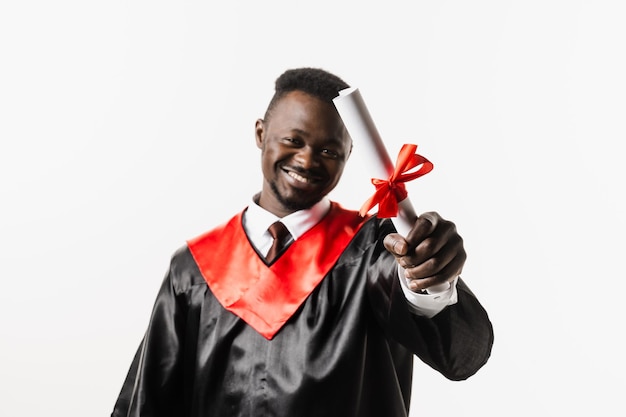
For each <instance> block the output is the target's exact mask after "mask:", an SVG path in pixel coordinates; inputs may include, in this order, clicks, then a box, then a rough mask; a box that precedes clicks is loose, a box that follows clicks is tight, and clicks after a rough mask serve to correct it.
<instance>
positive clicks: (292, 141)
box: [283, 137, 300, 145]
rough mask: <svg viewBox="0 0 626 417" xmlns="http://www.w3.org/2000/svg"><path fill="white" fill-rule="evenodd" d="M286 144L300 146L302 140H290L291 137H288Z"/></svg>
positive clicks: (285, 139)
mask: <svg viewBox="0 0 626 417" xmlns="http://www.w3.org/2000/svg"><path fill="white" fill-rule="evenodd" d="M283 140H284V141H285V142H288V143H290V144H291V145H299V144H300V140H299V139H296V138H290V137H286V138H284V139H283Z"/></svg>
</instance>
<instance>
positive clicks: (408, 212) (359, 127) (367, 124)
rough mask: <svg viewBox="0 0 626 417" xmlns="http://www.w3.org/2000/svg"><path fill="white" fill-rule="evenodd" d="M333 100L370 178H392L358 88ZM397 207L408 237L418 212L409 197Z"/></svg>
mask: <svg viewBox="0 0 626 417" xmlns="http://www.w3.org/2000/svg"><path fill="white" fill-rule="evenodd" d="M333 102H334V103H335V107H336V108H337V111H338V112H339V116H340V117H341V119H342V120H343V124H344V125H345V126H346V129H347V130H348V133H349V134H350V136H351V137H352V140H354V141H355V142H357V143H358V146H359V149H360V150H361V151H362V153H363V155H364V156H363V157H364V158H365V162H366V163H367V166H368V170H370V171H369V172H370V174H371V177H373V178H380V179H387V178H389V177H390V176H391V174H393V170H394V165H393V162H392V161H391V159H390V158H389V154H388V153H387V148H385V144H384V143H383V141H382V139H381V138H380V134H379V133H378V129H376V125H375V124H374V121H373V120H372V117H371V116H370V112H369V110H367V106H365V102H364V101H363V97H361V93H360V92H359V89H358V88H354V87H352V88H346V89H344V90H341V91H340V92H339V96H337V97H335V98H334V99H333ZM398 209H399V210H398V216H397V217H392V218H391V221H392V222H393V225H394V226H395V228H396V230H397V231H398V233H400V234H401V235H402V236H406V235H408V234H409V232H410V231H411V228H412V227H413V224H414V223H415V220H416V219H417V214H415V209H414V208H413V205H412V204H411V201H410V200H409V197H407V198H405V199H404V200H402V201H400V202H399V203H398ZM448 288H450V284H449V283H444V284H439V285H433V286H432V287H429V288H428V292H429V293H431V294H434V293H438V292H441V291H445V290H447V289H448Z"/></svg>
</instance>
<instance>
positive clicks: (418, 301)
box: [398, 266, 459, 318]
mask: <svg viewBox="0 0 626 417" xmlns="http://www.w3.org/2000/svg"><path fill="white" fill-rule="evenodd" d="M398 278H399V279H400V288H402V292H403V293H404V297H405V298H406V300H407V301H408V304H409V309H410V310H411V312H413V313H414V314H416V315H418V316H425V317H428V318H432V317H434V316H436V315H437V314H438V313H439V312H441V310H443V309H444V308H446V307H447V306H450V305H452V304H456V303H457V301H458V294H457V290H456V283H457V281H458V280H459V277H456V278H455V279H454V281H452V282H451V283H450V284H449V287H448V289H446V290H443V291H439V292H433V293H431V292H430V291H428V289H426V292H427V293H428V294H419V293H416V292H414V291H411V290H410V289H409V280H408V279H407V278H406V277H405V276H404V269H403V268H402V267H401V266H398Z"/></svg>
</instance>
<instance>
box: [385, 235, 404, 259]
mask: <svg viewBox="0 0 626 417" xmlns="http://www.w3.org/2000/svg"><path fill="white" fill-rule="evenodd" d="M383 245H384V246H385V249H387V250H388V251H389V252H391V253H392V254H393V255H394V256H395V257H396V258H397V257H399V256H402V255H405V254H406V253H407V250H408V248H409V245H408V244H407V242H406V240H405V239H404V238H403V237H402V236H400V235H399V234H398V233H390V234H388V235H387V236H385V239H383Z"/></svg>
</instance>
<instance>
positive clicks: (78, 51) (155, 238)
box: [0, 0, 626, 417]
mask: <svg viewBox="0 0 626 417" xmlns="http://www.w3.org/2000/svg"><path fill="white" fill-rule="evenodd" d="M625 12H626V6H624V5H623V2H620V1H613V2H611V1H602V0H595V1H582V0H581V1H573V0H570V1H555V0H541V1H529V0H526V1H512V0H511V1H502V0H500V1H496V0H494V1H471V2H470V1H417V2H409V1H407V2H398V1H386V2H379V1H377V2H373V1H372V2H367V1H343V2H342V1H338V0H335V1H315V2H307V3H305V2H293V1H269V0H266V1H230V2H205V1H121V0H117V1H115V0H109V1H78V0H76V1H69V0H60V1H7V2H3V3H2V5H1V6H0V60H1V65H0V139H1V147H0V187H1V188H0V190H1V202H0V213H1V215H0V262H1V263H0V265H1V266H2V271H3V272H2V276H1V280H2V286H1V287H0V288H1V291H0V330H1V332H2V333H1V342H0V414H2V415H4V416H18V415H24V416H35V415H52V416H56V415H59V416H60V415H63V416H81V417H82V416H87V415H90V416H97V415H100V416H103V415H108V414H109V413H110V412H111V409H112V407H113V404H114V402H115V399H116V397H117V394H118V392H119V389H120V387H121V384H122V381H123V379H124V377H125V375H126V371H127V369H128V366H129V364H130V362H131V359H132V356H133V354H134V352H135V349H136V346H137V344H138V343H139V341H140V338H141V336H142V333H143V331H144V330H145V326H146V325H147V322H148V318H149V314H150V310H151V308H152V302H153V300H154V297H155V295H156V293H157V290H158V287H159V285H160V282H161V279H162V278H163V275H164V273H165V270H166V268H167V265H168V262H169V257H170V255H171V254H172V253H173V252H174V251H175V250H176V249H177V248H178V247H180V246H181V245H183V244H184V241H185V239H187V238H190V237H193V236H195V235H197V234H199V233H201V232H203V231H205V230H207V229H209V228H211V227H212V226H214V225H216V224H217V223H218V222H221V221H223V220H225V219H226V218H228V217H230V215H232V214H234V213H235V212H236V211H239V210H240V209H242V208H243V207H244V206H245V205H247V204H248V201H249V199H250V197H251V195H252V194H253V193H255V192H256V191H257V190H259V188H260V186H261V177H260V168H259V151H258V149H257V148H256V147H255V144H254V136H253V127H254V121H255V119H256V118H258V117H261V116H262V115H263V112H264V111H265V107H266V105H267V103H268V101H269V99H270V97H271V94H272V88H273V82H274V80H275V78H276V77H277V76H278V75H279V74H280V73H282V72H283V71H284V70H285V69H287V68H292V67H299V66H315V67H322V68H325V69H327V70H329V71H331V72H334V73H336V74H338V75H339V76H341V77H342V78H344V79H345V80H346V81H347V82H348V83H350V84H351V85H353V86H357V87H359V89H360V90H361V92H362V94H363V97H364V99H365V101H366V103H367V104H368V107H369V109H370V112H371V114H372V117H373V118H374V120H375V121H376V124H377V126H378V129H379V131H380V132H381V134H382V136H383V139H384V140H385V142H386V144H387V147H388V149H389V151H390V154H392V156H393V157H394V159H395V154H396V153H397V151H398V150H399V148H400V146H401V144H402V143H408V142H410V143H417V144H418V145H419V149H418V151H419V153H421V154H423V155H425V156H427V157H428V158H429V159H430V160H431V161H433V162H434V164H435V169H434V171H433V172H432V173H430V174H428V175H427V176H425V177H423V178H421V179H419V180H417V181H415V182H413V183H411V184H410V185H409V192H410V195H411V199H412V201H413V203H414V205H415V206H416V209H417V211H418V212H423V211H429V210H436V211H438V212H440V213H441V214H442V215H443V216H444V217H446V218H450V219H452V220H454V221H455V223H456V224H457V226H458V229H459V231H460V233H461V234H462V235H463V237H464V238H465V241H466V249H467V251H468V254H469V258H468V261H467V264H466V268H465V271H464V277H465V279H466V281H467V282H468V283H469V285H470V287H471V288H472V289H473V290H474V292H475V293H476V295H477V296H478V297H479V299H480V300H481V302H482V303H483V304H484V306H485V307H486V308H487V310H488V311H489V314H490V316H491V318H492V320H493V324H494V327H495V332H496V341H495V345H494V350H493V354H492V357H491V360H490V361H489V363H488V364H487V365H486V366H485V367H484V368H483V369H481V370H480V371H479V372H478V374H476V375H475V376H474V377H472V378H470V379H469V380H467V381H465V382H450V381H448V380H446V379H445V378H443V377H442V376H441V375H439V374H437V373H436V372H434V371H432V370H431V369H430V368H427V367H425V366H424V365H422V364H418V365H416V374H415V388H414V401H413V409H412V413H411V415H414V416H417V415H420V416H458V415H469V416H477V415H506V416H528V415H535V416H548V415H568V414H572V413H577V414H576V415H607V416H609V415H610V416H613V415H623V413H624V408H625V407H624V405H623V403H622V402H621V399H620V397H621V396H622V395H623V391H624V387H625V386H626V384H625V381H624V372H625V371H626V369H625V362H624V359H623V358H624V356H623V352H624V351H625V350H626V345H625V342H624V338H623V335H624V327H623V325H622V321H623V318H624V313H625V311H624V307H623V306H624V304H625V302H626V301H625V300H624V290H625V289H626V285H625V283H624V279H625V278H626V277H625V274H624V267H623V265H624V263H623V261H622V258H623V257H624V253H623V252H624V243H623V242H624V240H623V235H624V232H625V231H626V230H625V229H626V228H625V221H624V212H625V210H626V205H625V203H624V178H625V176H624V168H623V164H624V162H623V155H622V149H623V147H622V142H623V141H624V139H626V129H625V126H624V115H625V111H626V99H625V97H626V77H625V76H624V74H626V54H625V39H626V25H624V21H625V19H626V13H625ZM372 191H373V187H372V186H371V184H369V178H368V176H367V168H366V167H363V166H362V165H360V164H359V148H358V144H356V145H355V151H354V154H353V156H352V158H351V160H350V162H349V165H348V167H347V170H346V172H345V176H344V178H343V182H342V183H341V184H340V186H339V187H338V188H337V189H336V191H335V192H333V198H334V199H336V200H338V201H340V202H342V203H343V204H344V205H345V206H348V207H350V208H358V207H359V206H360V204H361V203H362V202H363V201H364V200H365V199H366V198H367V197H369V195H370V194H371V193H372ZM436 410H438V411H436Z"/></svg>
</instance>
